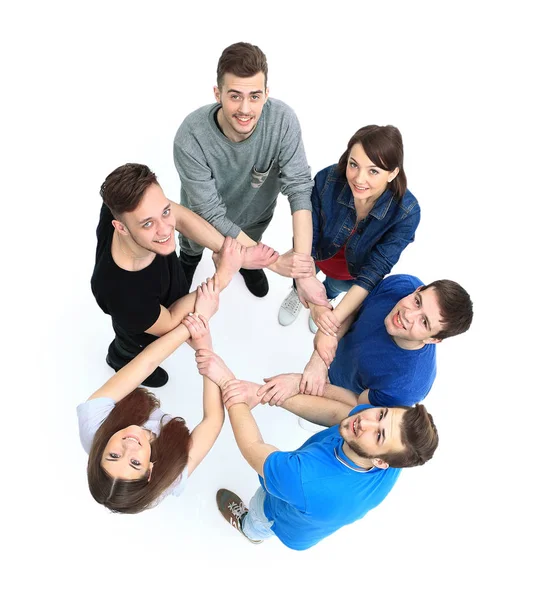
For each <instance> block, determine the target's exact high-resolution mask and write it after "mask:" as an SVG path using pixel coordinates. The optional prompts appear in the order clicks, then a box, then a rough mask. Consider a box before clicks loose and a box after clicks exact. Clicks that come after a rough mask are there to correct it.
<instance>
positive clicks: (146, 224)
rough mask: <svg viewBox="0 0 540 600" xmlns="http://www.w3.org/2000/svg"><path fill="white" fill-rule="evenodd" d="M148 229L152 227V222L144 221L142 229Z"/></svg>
mask: <svg viewBox="0 0 540 600" xmlns="http://www.w3.org/2000/svg"><path fill="white" fill-rule="evenodd" d="M150 227H152V221H146V223H145V224H144V225H143V229H150Z"/></svg>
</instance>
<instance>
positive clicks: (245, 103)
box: [240, 98, 250, 115]
mask: <svg viewBox="0 0 540 600" xmlns="http://www.w3.org/2000/svg"><path fill="white" fill-rule="evenodd" d="M240 112H241V113H242V114H243V115H249V112H250V111H249V98H244V99H243V100H242V104H241V105H240Z"/></svg>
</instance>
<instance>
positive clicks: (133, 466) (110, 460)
mask: <svg viewBox="0 0 540 600" xmlns="http://www.w3.org/2000/svg"><path fill="white" fill-rule="evenodd" d="M105 460H108V461H109V462H118V459H117V458H105ZM129 466H130V467H131V468H132V469H135V471H140V469H138V468H137V467H136V466H135V465H132V464H131V463H129Z"/></svg>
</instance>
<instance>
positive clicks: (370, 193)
mask: <svg viewBox="0 0 540 600" xmlns="http://www.w3.org/2000/svg"><path fill="white" fill-rule="evenodd" d="M398 172H399V169H398V168H396V169H394V170H393V171H385V170H384V169H381V168H380V167H378V166H377V165H375V164H374V163H373V161H372V160H371V159H370V158H369V156H368V155H367V154H366V153H365V151H364V147H363V146H362V144H354V146H353V147H352V148H351V152H350V154H349V158H348V160H347V170H346V173H345V175H346V177H347V181H348V183H349V187H350V188H351V191H352V194H353V197H354V199H355V200H359V201H361V202H362V203H363V204H368V203H369V204H371V203H373V202H375V201H376V200H377V198H379V196H381V195H382V194H383V192H384V191H385V190H386V188H387V186H388V184H389V183H390V182H391V181H392V179H394V178H395V177H396V176H397V174H398Z"/></svg>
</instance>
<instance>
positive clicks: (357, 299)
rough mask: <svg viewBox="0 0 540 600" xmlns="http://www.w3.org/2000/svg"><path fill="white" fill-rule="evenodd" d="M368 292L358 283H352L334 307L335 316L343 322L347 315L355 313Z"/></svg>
mask: <svg viewBox="0 0 540 600" xmlns="http://www.w3.org/2000/svg"><path fill="white" fill-rule="evenodd" d="M368 294H369V292H368V291H367V290H365V289H364V288H362V287H360V286H359V285H353V286H352V288H351V289H350V290H349V291H348V292H347V293H346V294H345V296H344V297H343V299H342V300H341V302H340V303H339V304H338V305H337V306H336V308H335V309H334V314H335V316H336V317H337V318H338V319H339V320H340V321H341V323H343V322H344V321H345V320H346V319H347V317H350V316H351V315H352V314H354V313H356V311H357V310H358V309H359V308H360V305H361V304H362V302H363V301H364V300H365V299H366V298H367V296H368Z"/></svg>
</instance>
